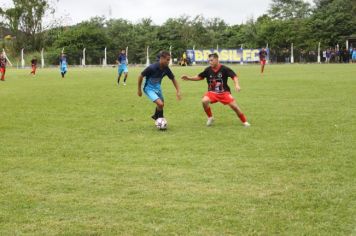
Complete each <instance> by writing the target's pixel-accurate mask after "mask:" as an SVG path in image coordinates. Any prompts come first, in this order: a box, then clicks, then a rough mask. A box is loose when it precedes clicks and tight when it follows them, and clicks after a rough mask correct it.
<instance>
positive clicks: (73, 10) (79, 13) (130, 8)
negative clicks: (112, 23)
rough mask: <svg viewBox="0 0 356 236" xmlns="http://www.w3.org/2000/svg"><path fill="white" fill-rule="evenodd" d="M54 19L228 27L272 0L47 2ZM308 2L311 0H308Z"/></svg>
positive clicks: (9, 0)
mask: <svg viewBox="0 0 356 236" xmlns="http://www.w3.org/2000/svg"><path fill="white" fill-rule="evenodd" d="M50 1H52V2H53V3H54V4H53V6H54V8H55V10H56V14H55V17H56V18H61V19H62V22H63V23H64V24H65V25H73V24H76V23H79V22H81V21H83V20H87V19H90V18H91V17H94V16H104V17H106V18H107V19H110V18H114V19H117V18H123V19H126V20H129V21H131V22H132V23H137V22H138V21H139V20H140V19H142V18H151V19H152V21H153V23H154V24H157V25H161V24H163V23H164V22H165V21H166V20H167V19H168V18H177V17H180V16H182V15H186V16H193V17H194V16H197V15H202V16H204V17H205V18H215V17H218V18H221V19H223V20H224V21H225V22H226V23H227V24H229V25H235V24H241V23H244V22H246V20H247V19H250V18H252V17H253V18H257V17H258V16H260V15H262V14H264V13H266V12H267V10H268V8H269V5H270V4H271V2H272V0H85V1H84V0H50ZM307 1H309V2H311V1H312V0H307ZM1 2H2V3H1V4H0V7H4V6H5V7H9V6H11V3H12V0H1Z"/></svg>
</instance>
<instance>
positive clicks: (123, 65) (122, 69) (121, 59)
mask: <svg viewBox="0 0 356 236" xmlns="http://www.w3.org/2000/svg"><path fill="white" fill-rule="evenodd" d="M116 62H117V64H118V65H119V68H118V73H119V77H118V78H117V84H120V78H121V75H122V73H124V85H126V79H127V75H128V72H129V69H128V68H127V57H126V50H125V49H122V50H121V53H120V54H119V56H118V57H117V61H116Z"/></svg>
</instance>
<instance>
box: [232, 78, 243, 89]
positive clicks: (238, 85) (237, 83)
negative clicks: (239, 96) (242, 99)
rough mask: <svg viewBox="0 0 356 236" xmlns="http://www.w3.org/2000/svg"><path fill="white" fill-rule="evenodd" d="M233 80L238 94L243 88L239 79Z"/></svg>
mask: <svg viewBox="0 0 356 236" xmlns="http://www.w3.org/2000/svg"><path fill="white" fill-rule="evenodd" d="M232 80H233V81H234V84H235V90H236V92H240V90H241V88H240V84H239V78H238V77H237V76H235V77H234V78H232Z"/></svg>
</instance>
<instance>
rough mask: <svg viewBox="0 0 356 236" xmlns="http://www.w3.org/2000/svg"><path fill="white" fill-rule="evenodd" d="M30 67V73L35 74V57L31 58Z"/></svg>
mask: <svg viewBox="0 0 356 236" xmlns="http://www.w3.org/2000/svg"><path fill="white" fill-rule="evenodd" d="M31 67H32V71H31V73H30V74H33V75H35V74H36V69H37V57H34V58H33V59H32V60H31Z"/></svg>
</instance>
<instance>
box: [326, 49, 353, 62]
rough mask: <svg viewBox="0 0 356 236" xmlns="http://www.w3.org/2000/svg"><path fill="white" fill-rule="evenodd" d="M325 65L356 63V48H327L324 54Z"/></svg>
mask: <svg viewBox="0 0 356 236" xmlns="http://www.w3.org/2000/svg"><path fill="white" fill-rule="evenodd" d="M323 57H324V58H325V63H350V62H352V63H356V48H355V47H354V48H353V47H350V48H349V49H347V48H346V47H345V48H343V49H337V48H327V49H326V50H325V51H324V52H323Z"/></svg>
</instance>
